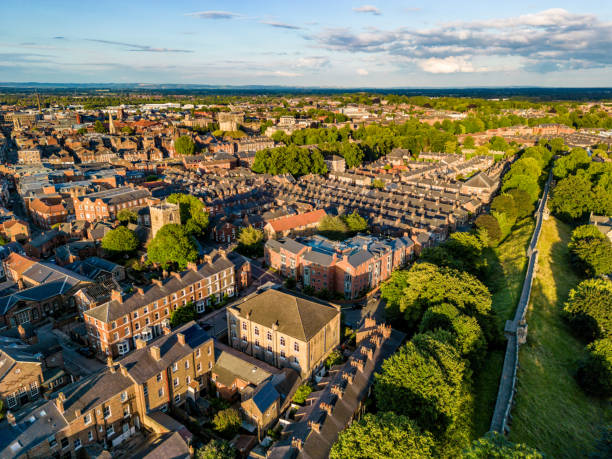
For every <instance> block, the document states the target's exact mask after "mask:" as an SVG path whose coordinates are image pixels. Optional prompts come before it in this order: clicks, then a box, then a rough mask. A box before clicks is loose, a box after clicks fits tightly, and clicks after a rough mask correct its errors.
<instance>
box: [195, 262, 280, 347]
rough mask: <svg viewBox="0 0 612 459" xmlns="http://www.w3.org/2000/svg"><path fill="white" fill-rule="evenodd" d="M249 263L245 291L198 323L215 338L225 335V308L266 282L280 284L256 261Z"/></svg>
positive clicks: (275, 277)
mask: <svg viewBox="0 0 612 459" xmlns="http://www.w3.org/2000/svg"><path fill="white" fill-rule="evenodd" d="M250 261H251V275H252V277H251V278H252V281H251V285H249V287H247V288H246V289H245V290H243V291H242V292H240V297H238V298H237V299H236V300H235V301H232V302H231V303H229V304H227V305H226V306H225V307H224V308H222V309H219V310H217V311H214V312H211V313H210V314H207V315H206V316H204V317H202V318H201V319H200V320H198V322H199V323H200V325H202V326H203V327H204V328H205V329H206V331H208V332H209V333H210V334H211V335H213V336H215V337H221V336H223V335H224V334H225V333H227V318H226V313H225V308H227V307H228V306H231V305H233V304H236V303H240V302H241V301H242V300H243V298H244V297H246V296H248V295H250V294H251V293H254V292H255V291H256V290H257V289H258V288H259V287H261V286H262V285H264V284H266V283H267V282H275V283H282V280H281V279H280V278H279V277H278V276H277V275H276V274H274V273H271V272H269V271H266V270H264V269H263V268H261V265H260V264H259V262H258V261H255V260H250Z"/></svg>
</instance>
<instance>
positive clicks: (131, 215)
mask: <svg viewBox="0 0 612 459" xmlns="http://www.w3.org/2000/svg"><path fill="white" fill-rule="evenodd" d="M117 220H119V221H120V222H121V223H136V222H137V221H138V215H137V214H136V212H134V211H133V210H130V209H121V210H120V211H119V212H118V213H117Z"/></svg>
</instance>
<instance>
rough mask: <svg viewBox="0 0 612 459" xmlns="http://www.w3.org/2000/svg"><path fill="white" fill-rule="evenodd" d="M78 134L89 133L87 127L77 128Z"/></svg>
mask: <svg viewBox="0 0 612 459" xmlns="http://www.w3.org/2000/svg"><path fill="white" fill-rule="evenodd" d="M77 134H78V135H84V134H87V128H84V127H82V128H79V129H77Z"/></svg>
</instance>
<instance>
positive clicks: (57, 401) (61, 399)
mask: <svg viewBox="0 0 612 459" xmlns="http://www.w3.org/2000/svg"><path fill="white" fill-rule="evenodd" d="M64 400H66V397H65V396H64V393H63V392H60V393H59V394H57V398H56V399H55V406H57V411H59V412H60V413H62V414H64Z"/></svg>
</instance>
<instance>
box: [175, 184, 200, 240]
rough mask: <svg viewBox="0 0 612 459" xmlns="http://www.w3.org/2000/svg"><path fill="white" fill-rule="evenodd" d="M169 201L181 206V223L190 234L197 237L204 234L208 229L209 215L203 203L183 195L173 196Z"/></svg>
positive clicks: (193, 197) (176, 194)
mask: <svg viewBox="0 0 612 459" xmlns="http://www.w3.org/2000/svg"><path fill="white" fill-rule="evenodd" d="M167 201H168V202H170V203H172V204H178V205H179V208H180V211H181V223H182V224H183V226H184V227H185V229H186V231H187V232H188V233H189V234H191V235H193V236H196V237H199V236H202V235H203V234H204V232H205V231H206V228H207V227H208V220H209V215H208V212H207V211H206V209H205V208H204V203H202V201H200V200H199V199H198V198H196V197H195V196H191V195H189V194H183V193H174V194H171V195H170V196H168V199H167Z"/></svg>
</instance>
